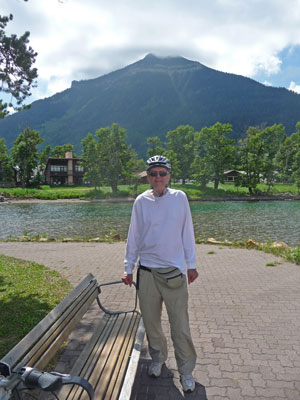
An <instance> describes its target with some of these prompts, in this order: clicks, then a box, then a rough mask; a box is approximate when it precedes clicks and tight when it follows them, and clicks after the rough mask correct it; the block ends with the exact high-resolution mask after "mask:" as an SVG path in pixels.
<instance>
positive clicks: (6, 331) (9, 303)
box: [0, 255, 72, 359]
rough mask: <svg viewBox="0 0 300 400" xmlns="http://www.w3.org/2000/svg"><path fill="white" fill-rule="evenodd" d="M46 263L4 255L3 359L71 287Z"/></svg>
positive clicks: (0, 276)
mask: <svg viewBox="0 0 300 400" xmlns="http://www.w3.org/2000/svg"><path fill="white" fill-rule="evenodd" d="M71 288H72V287H71V284H70V283H69V282H68V281H66V280H65V279H63V278H62V277H61V276H60V275H59V274H58V273H57V272H55V271H51V270H48V269H47V268H46V267H44V266H43V265H39V264H36V263H32V262H28V261H23V260H19V259H16V258H12V257H6V256H3V255H0V310H1V312H0V359H1V358H2V357H3V356H4V355H5V354H6V353H7V352H8V351H9V350H10V349H11V348H12V347H13V346H14V345H15V344H16V343H18V342H19V341H20V340H21V339H22V338H23V337H24V336H25V335H26V334H27V333H28V332H29V331H30V330H31V329H32V328H33V327H34V326H35V325H36V324H37V323H38V322H39V321H40V320H41V319H43V318H44V317H45V316H46V315H47V314H48V313H49V312H50V311H51V310H52V309H53V308H54V307H55V306H56V305H57V304H58V303H59V302H60V301H61V300H62V299H63V298H64V297H65V296H66V295H67V293H69V291H70V290H71Z"/></svg>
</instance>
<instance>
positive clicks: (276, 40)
mask: <svg viewBox="0 0 300 400" xmlns="http://www.w3.org/2000/svg"><path fill="white" fill-rule="evenodd" d="M2 2H3V5H2V13H3V14H7V13H9V12H12V13H13V14H14V21H13V22H12V23H10V24H9V25H10V30H11V32H15V33H18V34H22V33H23V32H24V31H25V30H30V32H31V35H30V44H31V45H32V47H33V48H34V49H35V50H36V51H37V52H38V58H37V63H36V66H37V67H38V71H39V79H40V81H39V86H40V87H39V88H38V89H37V90H35V91H34V96H35V97H43V96H49V95H51V94H54V93H55V92H56V91H57V90H59V91H61V90H63V89H66V88H68V87H70V85H71V81H72V80H74V79H75V80H81V79H90V78H95V77H98V76H100V75H103V74H104V73H108V72H110V71H113V70H116V69H118V68H121V67H125V66H126V65H128V64H130V63H132V62H135V61H137V60H139V59H140V58H142V57H144V56H145V55H146V54H147V53H154V54H157V55H160V56H168V55H176V56H177V55H181V56H183V57H186V58H189V59H192V60H195V61H199V62H200V63H203V64H205V65H207V66H209V67H211V68H215V69H218V70H221V71H225V72H231V73H236V74H240V75H244V76H249V77H254V76H255V75H256V74H257V73H259V72H262V73H264V74H265V75H266V76H271V75H272V76H274V75H276V74H278V73H279V72H280V70H281V63H282V60H281V59H280V58H279V53H280V52H281V51H282V50H283V49H284V48H285V47H288V46H295V45H297V44H300V14H299V13H297V12H295V10H297V9H299V7H300V0H285V1H282V0H248V1H247V2H244V1H241V0H211V1H209V2H207V1H206V0H189V2H183V1H182V0H164V1H161V0H152V1H151V2H150V1H148V0H139V1H136V0H126V1H124V0H113V1H107V0H85V1H82V0H63V3H61V2H60V1H59V0H30V1H28V2H24V1H23V0H2Z"/></svg>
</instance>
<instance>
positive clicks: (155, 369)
mask: <svg viewBox="0 0 300 400" xmlns="http://www.w3.org/2000/svg"><path fill="white" fill-rule="evenodd" d="M163 364H164V363H160V362H156V361H152V363H151V364H150V365H149V368H148V375H150V376H153V377H154V378H158V377H159V376H160V374H161V368H162V366H163Z"/></svg>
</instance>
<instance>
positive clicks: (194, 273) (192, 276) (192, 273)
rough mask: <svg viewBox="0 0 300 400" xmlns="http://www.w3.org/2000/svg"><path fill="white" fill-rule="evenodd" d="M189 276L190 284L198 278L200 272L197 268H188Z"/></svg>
mask: <svg viewBox="0 0 300 400" xmlns="http://www.w3.org/2000/svg"><path fill="white" fill-rule="evenodd" d="M187 276H188V283H189V284H190V283H192V282H194V281H195V280H196V279H197V278H198V272H197V270H196V269H188V270H187Z"/></svg>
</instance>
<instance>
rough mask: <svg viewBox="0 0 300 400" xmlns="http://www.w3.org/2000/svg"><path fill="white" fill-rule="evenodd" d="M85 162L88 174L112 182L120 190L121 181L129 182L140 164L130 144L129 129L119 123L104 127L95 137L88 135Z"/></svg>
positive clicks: (98, 179)
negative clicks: (127, 137) (128, 139)
mask: <svg viewBox="0 0 300 400" xmlns="http://www.w3.org/2000/svg"><path fill="white" fill-rule="evenodd" d="M82 145H83V160H84V161H83V164H84V166H85V167H86V168H88V169H89V172H88V173H87V175H86V177H89V180H90V181H92V180H93V182H97V184H98V186H99V183H101V184H108V185H110V186H111V188H112V192H113V193H116V192H117V190H118V184H120V183H123V182H128V181H129V180H131V177H132V175H133V173H134V170H135V166H136V154H135V152H134V151H133V150H132V149H131V148H130V147H129V145H128V144H127V143H126V130H125V129H123V128H121V127H120V126H119V125H118V124H116V123H114V124H112V127H111V128H110V127H107V128H100V129H98V130H97V131H96V132H95V137H93V136H92V134H88V136H87V137H86V138H84V139H83V141H82Z"/></svg>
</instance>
